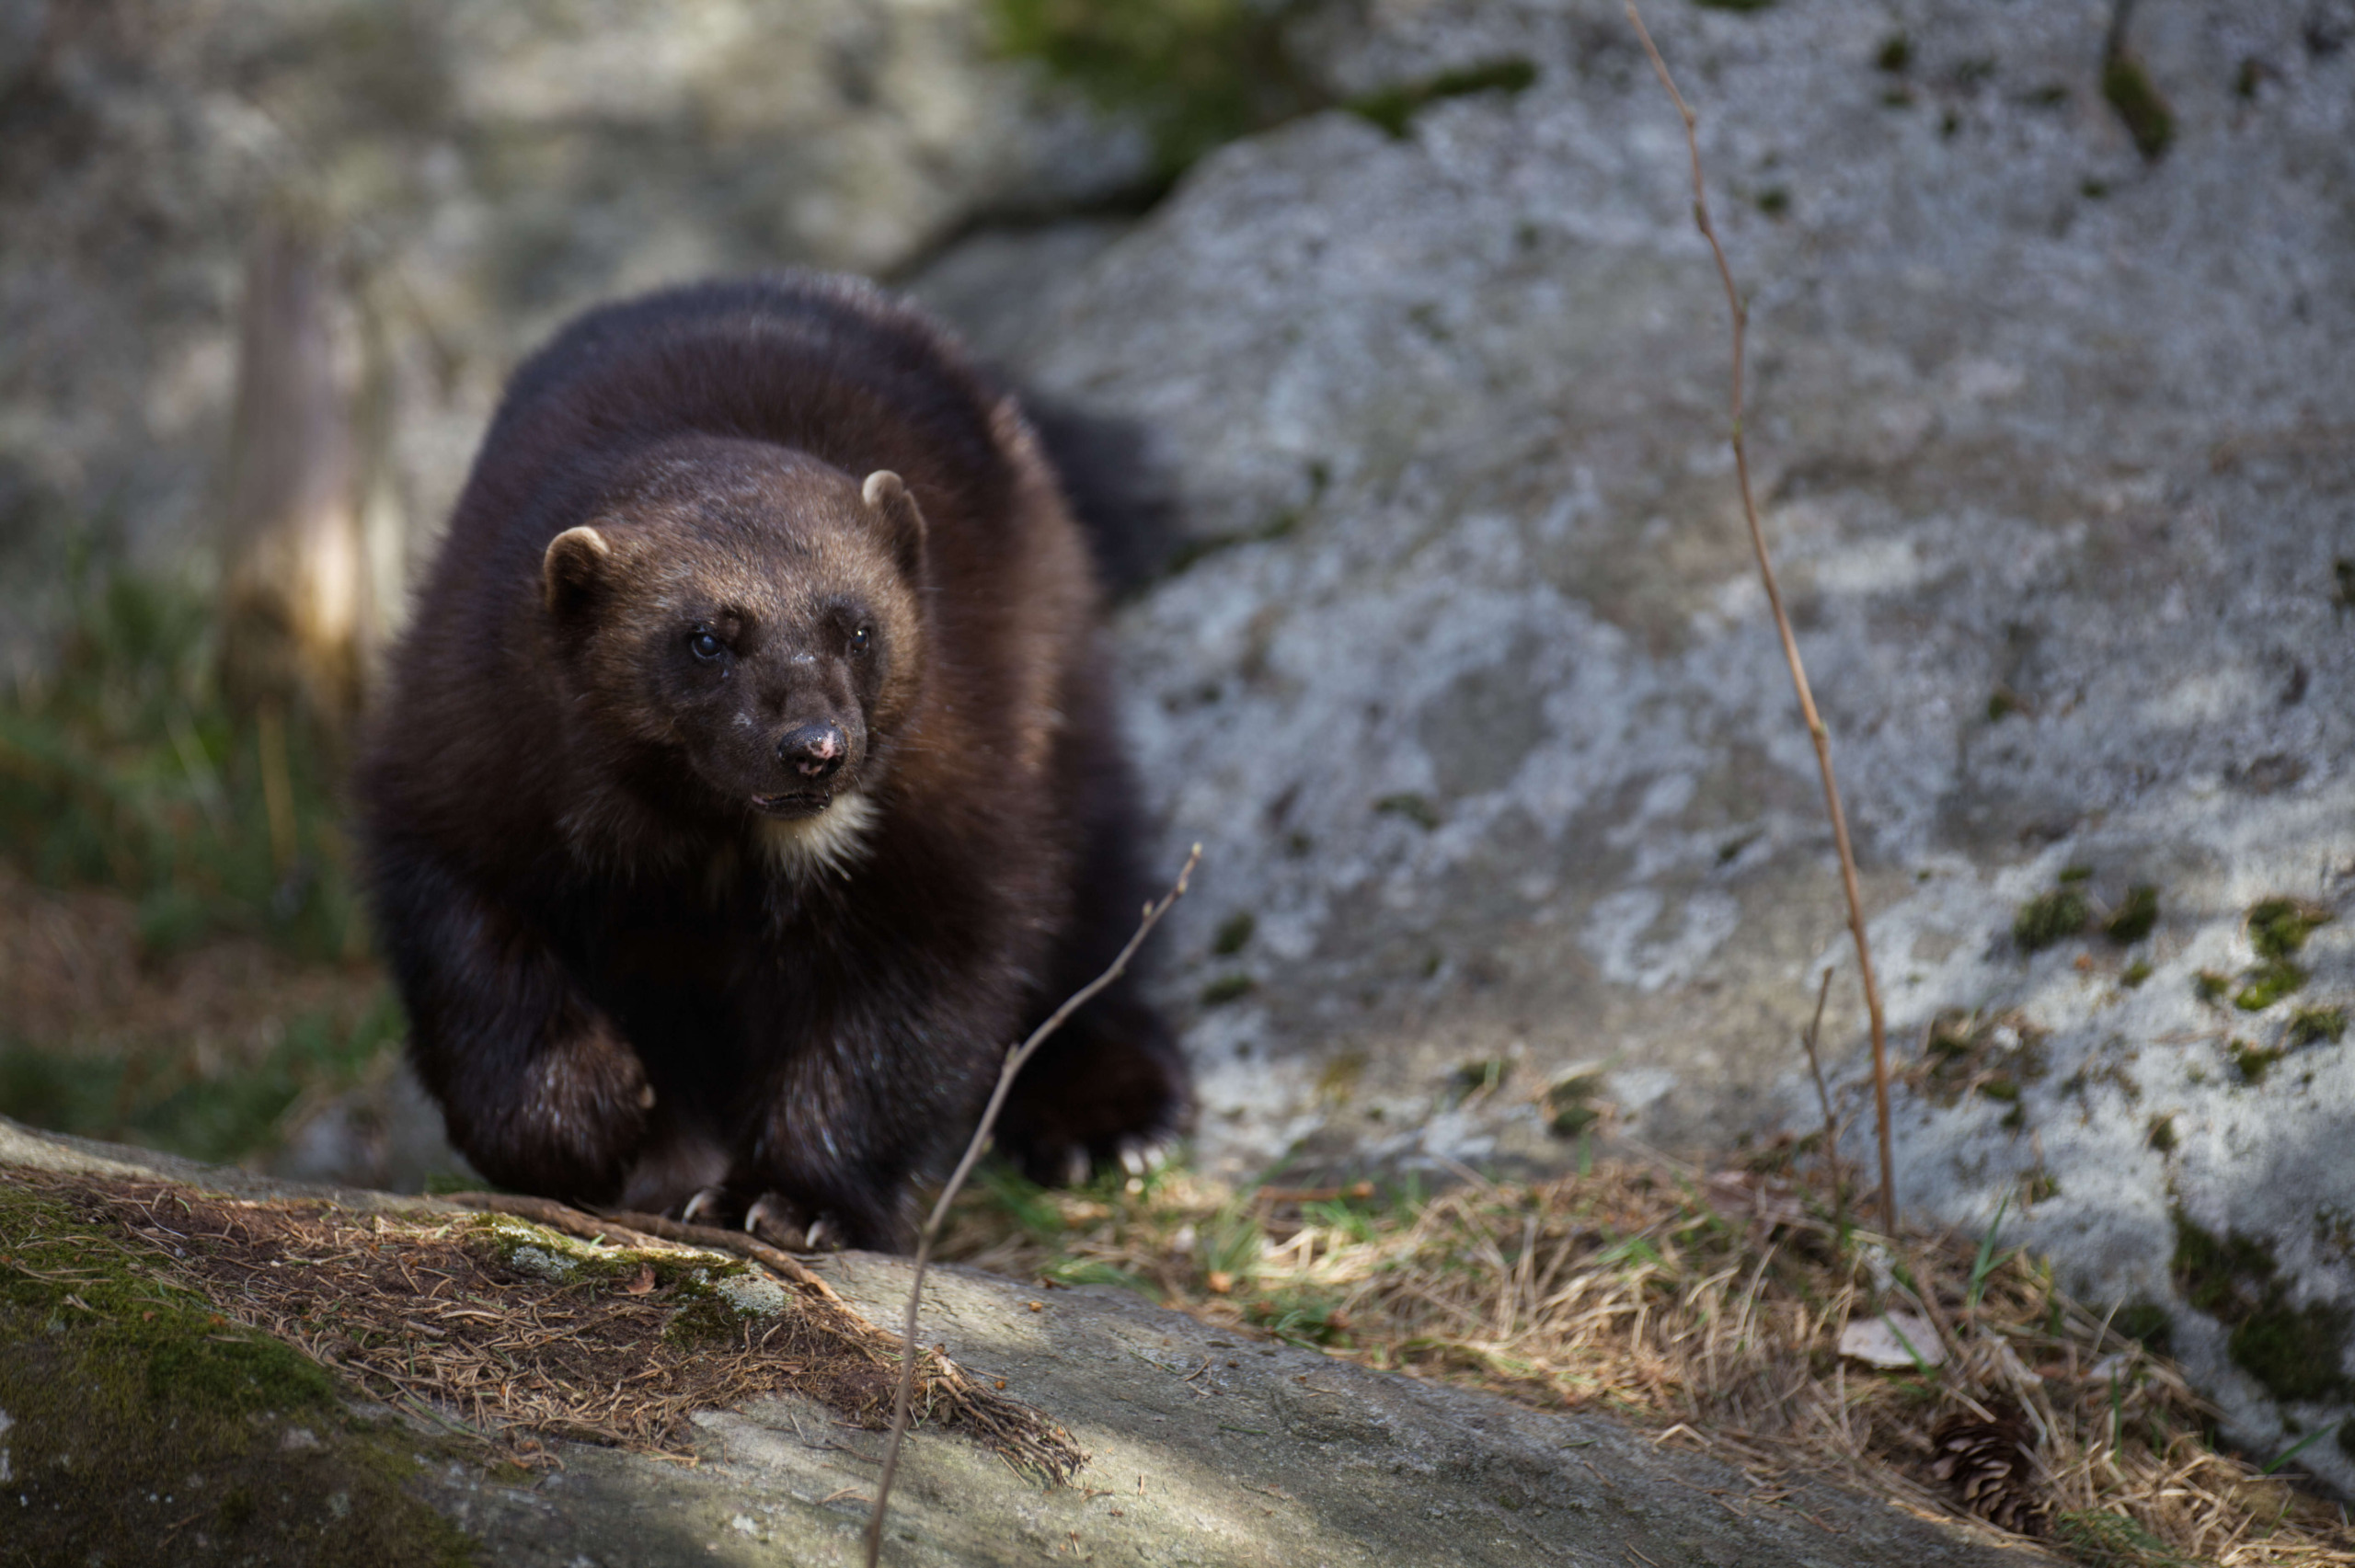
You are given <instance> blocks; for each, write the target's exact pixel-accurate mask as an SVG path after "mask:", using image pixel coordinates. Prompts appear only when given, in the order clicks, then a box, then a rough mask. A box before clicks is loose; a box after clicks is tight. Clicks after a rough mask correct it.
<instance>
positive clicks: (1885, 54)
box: [1873, 33, 1913, 75]
mask: <svg viewBox="0 0 2355 1568" xmlns="http://www.w3.org/2000/svg"><path fill="white" fill-rule="evenodd" d="M1873 63H1874V64H1875V65H1877V66H1878V67H1879V68H1880V69H1881V70H1883V71H1886V72H1888V73H1890V74H1891V75H1899V74H1902V73H1903V72H1904V70H1905V68H1906V67H1907V66H1909V65H1911V64H1913V40H1911V39H1909V38H1907V37H1906V36H1905V35H1904V34H1903V33H1891V34H1890V35H1889V36H1888V37H1887V38H1885V39H1883V40H1880V49H1879V51H1878V52H1877V53H1875V54H1874V56H1873Z"/></svg>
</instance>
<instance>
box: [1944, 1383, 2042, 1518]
mask: <svg viewBox="0 0 2355 1568" xmlns="http://www.w3.org/2000/svg"><path fill="white" fill-rule="evenodd" d="M1930 1450H1931V1452H1932V1453H1933V1454H1935V1455H1936V1459H1933V1460H1932V1461H1931V1464H1930V1472H1931V1473H1932V1474H1933V1475H1936V1477H1937V1478H1938V1479H1939V1480H1940V1481H1943V1482H1946V1483H1947V1485H1949V1486H1951V1487H1953V1488H1954V1489H1955V1492H1956V1493H1957V1494H1959V1496H1960V1497H1961V1498H1962V1505H1963V1506H1964V1507H1966V1508H1968V1509H1970V1511H1971V1512H1972V1513H1974V1514H1976V1515H1978V1516H1980V1517H1981V1518H1982V1519H1984V1520H1986V1521H1987V1522H1988V1523H1989V1524H1991V1525H1993V1526H1995V1527H1996V1528H1998V1529H2006V1530H2009V1531H2011V1532H2012V1533H2013V1534H2014V1535H2042V1534H2043V1533H2044V1527H2045V1524H2046V1523H2047V1521H2048V1519H2049V1517H2050V1516H2051V1511H2052V1505H2051V1503H2050V1502H2049V1501H2047V1500H2046V1499H2044V1498H2041V1497H2039V1496H2038V1495H2037V1484H2036V1461H2035V1459H2033V1458H2031V1457H2030V1456H2032V1455H2033V1454H2034V1453H2035V1451H2036V1434H2035V1432H2034V1431H2033V1430H2032V1429H2031V1428H2030V1427H2029V1426H2028V1423H2027V1422H2025V1421H2023V1420H2021V1419H2020V1417H2019V1415H2018V1413H2016V1412H2014V1411H2009V1410H1998V1411H1997V1412H1996V1413H1995V1419H1994V1420H1993V1421H1982V1420H1980V1419H1979V1417H1977V1416H1975V1415H1971V1414H1968V1413H1963V1414H1958V1415H1949V1416H1947V1418H1946V1419H1945V1420H1944V1421H1941V1422H1939V1423H1938V1425H1937V1428H1936V1430H1935V1431H1933V1432H1932V1433H1931V1434H1930Z"/></svg>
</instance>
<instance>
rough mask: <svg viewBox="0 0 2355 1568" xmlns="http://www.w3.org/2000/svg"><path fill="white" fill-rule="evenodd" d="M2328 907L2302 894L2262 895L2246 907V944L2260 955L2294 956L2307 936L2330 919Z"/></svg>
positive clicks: (2274, 956) (2304, 943)
mask: <svg viewBox="0 0 2355 1568" xmlns="http://www.w3.org/2000/svg"><path fill="white" fill-rule="evenodd" d="M2330 919H2331V915H2330V911H2329V910H2326V909H2324V908H2323V907H2322V906H2321V905H2319V904H2310V903H2307V902H2306V901H2304V900H2303V899H2302V898H2264V899H2260V900H2258V901H2257V903H2254V904H2251V905H2250V906H2249V910H2248V941H2249V945H2250V946H2252V947H2254V948H2256V949H2257V956H2258V957H2260V958H2294V957H2296V956H2298V955H2299V953H2301V952H2302V951H2303V950H2304V948H2305V945H2306V938H2307V937H2309V936H2311V935H2313V934H2314V933H2315V929H2316V928H2317V927H2319V926H2325V925H2328V924H2329V923H2330Z"/></svg>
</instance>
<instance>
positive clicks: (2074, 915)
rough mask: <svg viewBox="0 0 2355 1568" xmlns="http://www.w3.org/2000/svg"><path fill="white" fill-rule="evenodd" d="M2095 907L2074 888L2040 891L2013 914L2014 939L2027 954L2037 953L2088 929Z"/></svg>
mask: <svg viewBox="0 0 2355 1568" xmlns="http://www.w3.org/2000/svg"><path fill="white" fill-rule="evenodd" d="M2092 919H2093V910H2091V909H2090V908H2089V907H2088V906H2087V905H2086V903H2085V895H2084V894H2083V893H2080V892H2078V891H2077V890H2076V889H2075V888H2074V887H2058V888H2055V889H2054V890H2053V891H2051V892H2050V893H2044V894H2039V896H2038V897H2036V898H2030V899H2029V900H2028V902H2027V903H2025V904H2022V905H2021V906H2020V907H2019V912H2018V913H2016V914H2015V915H2014V916H2013V917H2012V940H2013V941H2015V942H2016V943H2018V944H2019V945H2020V950H2021V951H2022V952H2024V953H2037V952H2041V951H2042V950H2043V949H2045V948H2047V947H2050V946H2051V945H2053V944H2055V943H2058V942H2065V941H2067V940H2068V939H2069V938H2070V937H2073V936H2074V935H2076V934H2077V933H2079V932H2081V931H2083V930H2085V923H2086V922H2087V921H2090V920H2092Z"/></svg>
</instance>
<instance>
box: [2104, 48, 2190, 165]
mask: <svg viewBox="0 0 2355 1568" xmlns="http://www.w3.org/2000/svg"><path fill="white" fill-rule="evenodd" d="M2101 96H2102V97H2105V98H2107V99H2108V100H2109V107H2110V108H2111V109H2116V110H2117V111H2118V118H2119V120H2122V121H2124V122H2125V125H2126V133H2127V134H2128V135H2129V136H2131V137H2132V138H2133V139H2134V150H2135V151H2136V152H2138V153H2140V154H2142V157H2143V159H2144V161H2146V162H2152V163H2155V162H2156V161H2158V159H2159V158H2160V157H2162V156H2164V155H2165V153H2166V150H2167V147H2168V145H2169V143H2172V142H2174V140H2175V113H2174V111H2173V110H2172V109H2168V108H2167V101H2166V99H2165V98H2163V97H2160V96H2159V89H2158V88H2157V87H2155V86H2153V85H2152V83H2151V78H2150V74H2149V73H2147V72H2145V71H2144V70H2143V69H2142V62H2141V61H2139V60H2137V59H2135V58H2134V57H2133V56H2132V55H2131V54H2114V55H2112V56H2110V58H2109V59H2108V61H2107V62H2105V63H2103V65H2102V68H2101Z"/></svg>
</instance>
